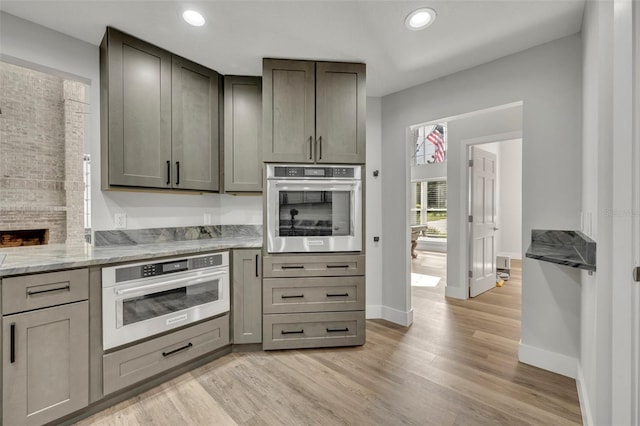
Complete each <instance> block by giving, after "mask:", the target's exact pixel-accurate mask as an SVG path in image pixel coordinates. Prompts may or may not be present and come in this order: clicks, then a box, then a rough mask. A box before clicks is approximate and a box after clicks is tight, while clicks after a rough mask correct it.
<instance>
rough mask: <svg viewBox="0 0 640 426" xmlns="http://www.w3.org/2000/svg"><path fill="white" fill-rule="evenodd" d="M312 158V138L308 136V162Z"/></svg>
mask: <svg viewBox="0 0 640 426" xmlns="http://www.w3.org/2000/svg"><path fill="white" fill-rule="evenodd" d="M312 157H313V136H309V160H311V159H312Z"/></svg>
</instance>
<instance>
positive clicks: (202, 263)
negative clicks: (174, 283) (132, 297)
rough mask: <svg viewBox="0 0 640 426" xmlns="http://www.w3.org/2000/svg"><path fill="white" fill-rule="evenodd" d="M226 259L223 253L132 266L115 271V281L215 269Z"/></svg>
mask: <svg viewBox="0 0 640 426" xmlns="http://www.w3.org/2000/svg"><path fill="white" fill-rule="evenodd" d="M224 261H225V259H224V256H223V254H222V253H217V254H211V255H205V256H198V257H187V258H183V259H176V260H171V261H164V262H157V263H144V264H136V265H131V266H122V267H118V268H116V270H115V279H116V282H117V283H120V282H124V281H131V280H138V279H140V278H150V277H157V276H160V275H167V274H171V273H174V272H182V271H192V270H194V269H202V268H214V267H218V266H223V263H224Z"/></svg>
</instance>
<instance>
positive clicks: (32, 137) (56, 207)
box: [0, 62, 85, 243]
mask: <svg viewBox="0 0 640 426" xmlns="http://www.w3.org/2000/svg"><path fill="white" fill-rule="evenodd" d="M0 91H1V92H2V97H1V98H0V107H1V108H2V114H1V115H0V230H11V229H38V228H48V229H49V243H64V242H73V241H82V240H83V234H84V224H83V214H84V205H83V190H84V185H83V176H82V155H83V139H84V134H83V133H84V124H83V122H84V114H82V112H83V109H84V108H83V105H84V96H85V94H84V85H83V84H81V83H77V82H71V81H65V80H63V79H62V78H59V77H56V76H52V75H49V74H44V73H41V72H37V71H33V70H29V69H26V68H22V67H19V66H15V65H11V64H7V63H4V62H0Z"/></svg>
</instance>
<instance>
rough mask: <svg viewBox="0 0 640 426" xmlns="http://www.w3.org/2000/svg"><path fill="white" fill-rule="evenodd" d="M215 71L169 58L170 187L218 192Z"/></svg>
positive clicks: (216, 89)
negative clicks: (170, 80)
mask: <svg viewBox="0 0 640 426" xmlns="http://www.w3.org/2000/svg"><path fill="white" fill-rule="evenodd" d="M219 79H220V76H219V74H218V73H217V72H215V71H213V70H210V69H208V68H205V67H203V66H201V65H198V64H195V63H193V62H190V61H187V60H186V59H183V58H180V57H177V56H173V68H172V85H171V91H172V109H171V111H172V162H173V164H172V171H173V172H172V175H171V176H172V182H171V184H172V187H173V188H181V189H195V190H201V191H217V190H218V177H219V169H218V150H219V148H218V147H219V134H218V120H219V118H218V85H219Z"/></svg>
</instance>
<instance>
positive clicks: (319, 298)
mask: <svg viewBox="0 0 640 426" xmlns="http://www.w3.org/2000/svg"><path fill="white" fill-rule="evenodd" d="M364 288H365V281H364V277H324V278H265V279H264V280H263V293H262V297H263V312H264V313H265V314H287V313H295V312H323V311H324V312H326V311H362V310H364V305H365V296H364Z"/></svg>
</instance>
